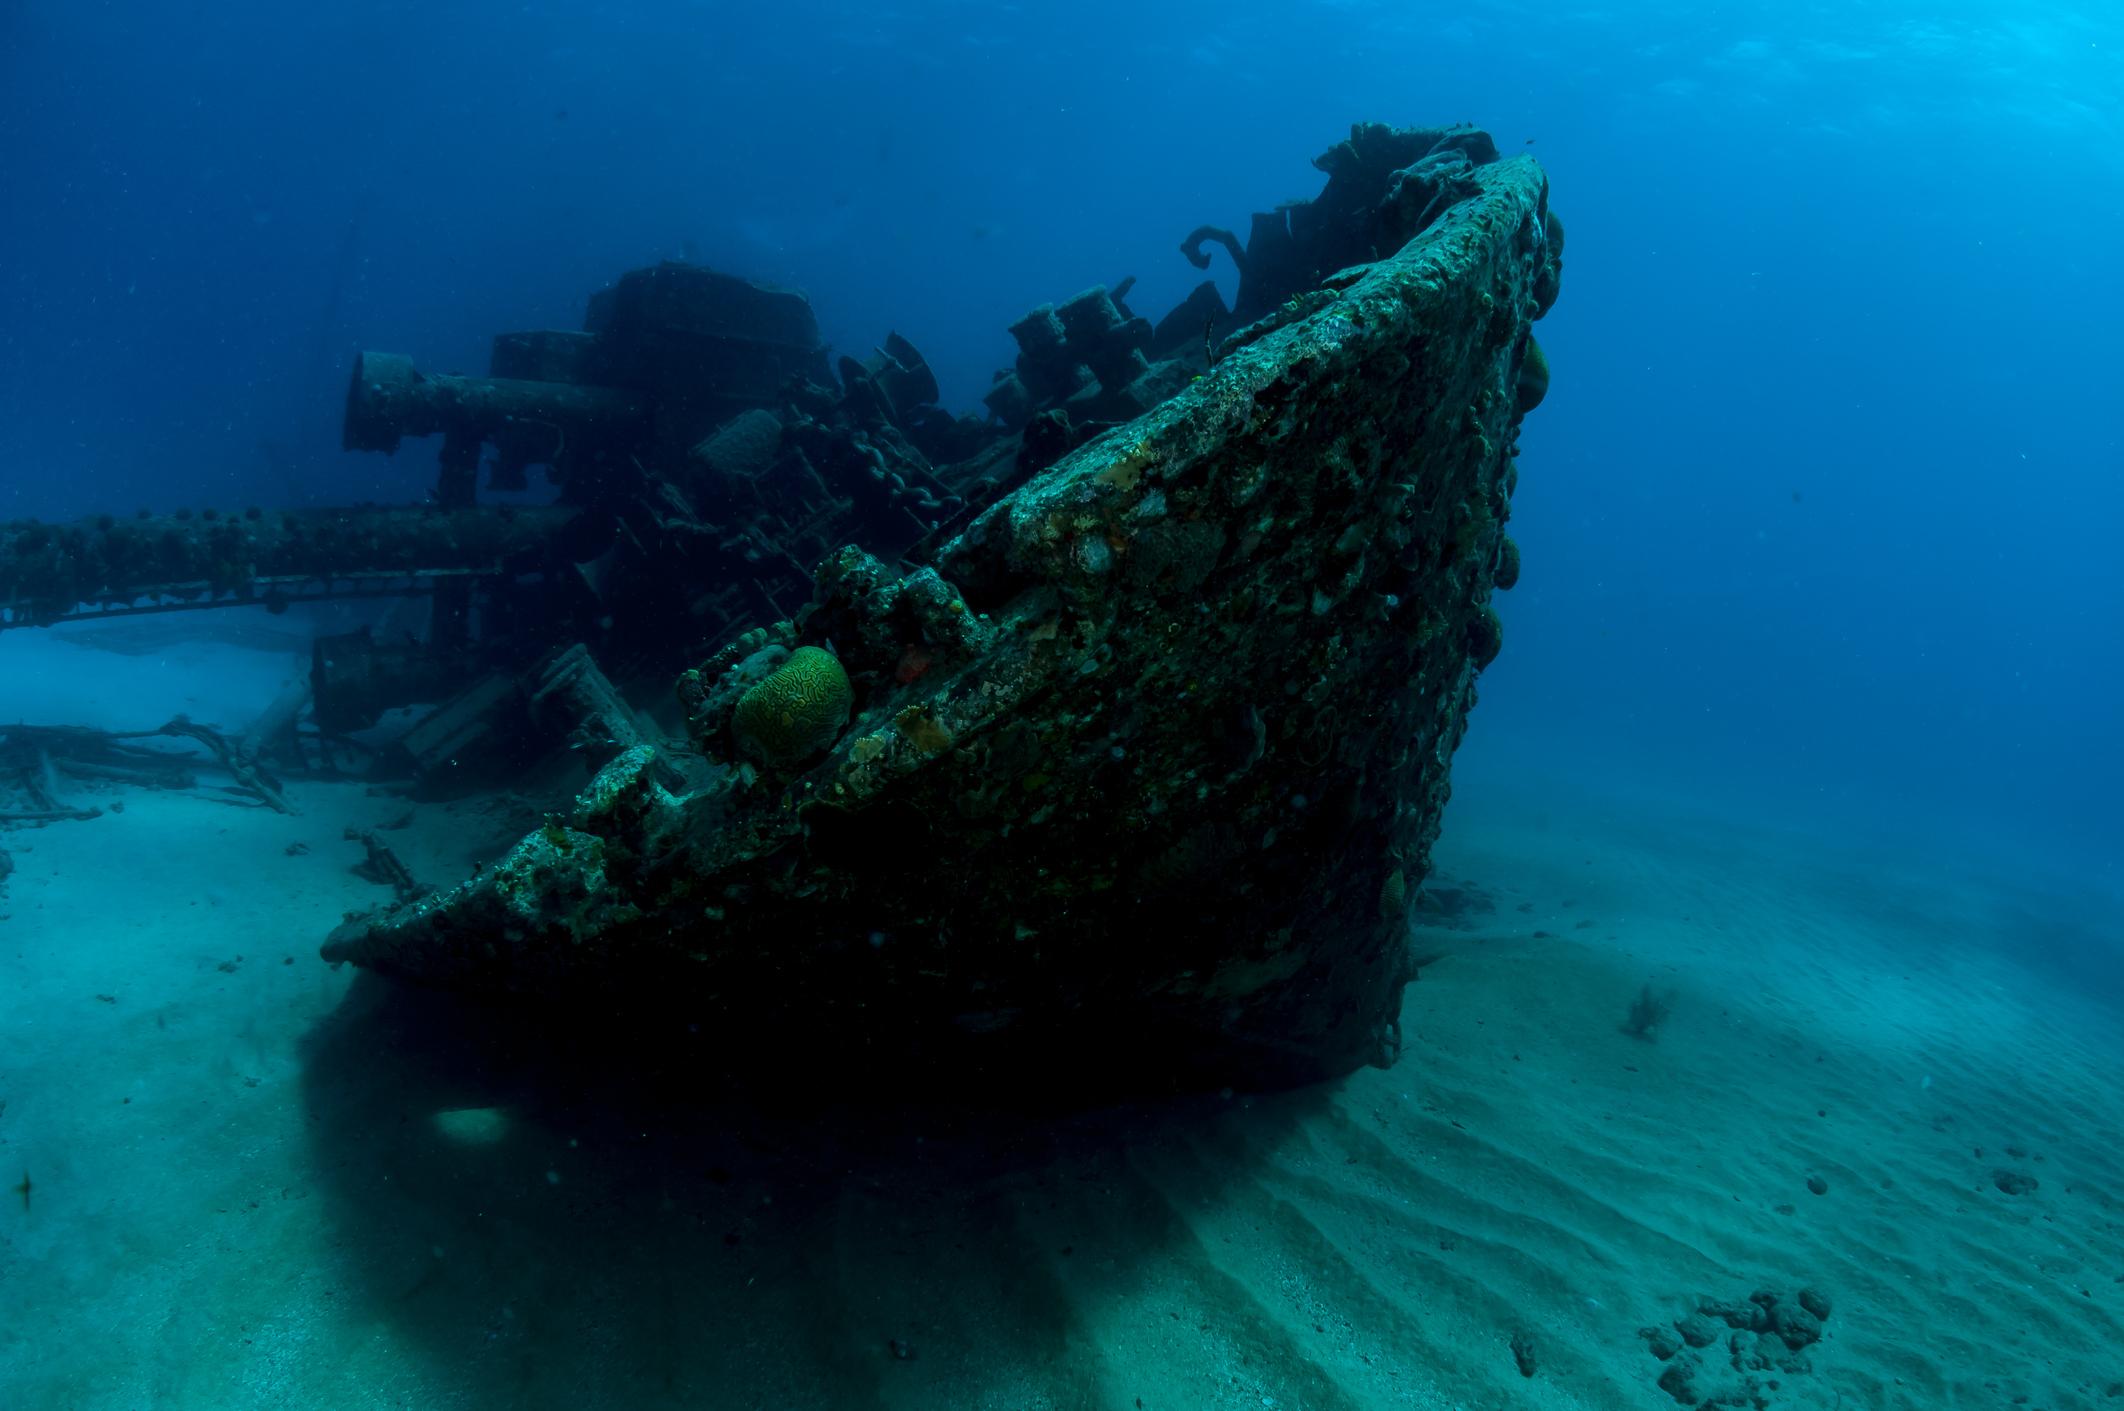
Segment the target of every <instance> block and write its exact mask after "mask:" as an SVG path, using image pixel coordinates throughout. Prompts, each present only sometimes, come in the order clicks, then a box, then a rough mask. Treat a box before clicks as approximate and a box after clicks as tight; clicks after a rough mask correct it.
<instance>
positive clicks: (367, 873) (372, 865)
mask: <svg viewBox="0 0 2124 1411" xmlns="http://www.w3.org/2000/svg"><path fill="white" fill-rule="evenodd" d="M346 838H347V841H348V842H350V843H360V844H361V849H362V860H361V861H360V862H357V863H355V864H354V875H355V876H357V877H359V878H361V879H362V880H363V881H364V882H374V883H376V884H377V885H378V886H380V887H389V888H390V889H391V892H392V894H393V895H394V896H396V897H397V898H398V900H400V901H402V902H408V901H416V900H418V899H419V898H421V897H424V896H426V895H427V894H428V892H429V890H430V889H429V888H427V887H424V886H422V885H421V884H420V883H419V882H417V881H415V880H414V879H413V873H412V871H411V870H410V869H409V868H407V866H406V865H405V863H404V862H402V861H400V859H399V856H398V854H397V853H396V852H394V851H392V848H391V845H390V844H389V843H387V842H385V841H384V840H383V839H381V838H379V837H377V836H376V830H374V829H373V828H349V829H347V832H346Z"/></svg>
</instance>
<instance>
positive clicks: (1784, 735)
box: [0, 0, 2124, 866]
mask: <svg viewBox="0 0 2124 1411" xmlns="http://www.w3.org/2000/svg"><path fill="white" fill-rule="evenodd" d="M0 25H4V26H5V28H4V30H0V65H4V76H5V82H4V83H0V139H4V140H5V142H6V145H7V149H8V151H9V152H10V154H11V156H10V160H9V163H8V176H7V179H6V200H7V204H8V209H9V212H10V214H9V218H8V220H7V221H6V223H5V230H4V233H0V260H4V264H5V266H6V268H7V269H8V271H9V274H8V277H7V279H6V281H5V284H4V288H0V299H4V300H5V301H6V302H5V304H4V306H0V308H4V318H0V327H4V334H0V339H4V341H0V466H4V467H5V481H4V487H0V513H6V514H9V515H15V516H24V515H39V516H43V517H46V518H53V517H60V516H66V515H71V514H74V513H76V512H82V511H86V510H89V509H91V508H102V507H107V506H120V507H128V508H129V507H131V506H133V505H135V504H142V505H149V506H153V507H156V508H173V507H175V506H177V505H180V504H184V503H187V502H191V501H195V500H214V501H219V502H223V503H228V504H231V505H233V504H238V503H243V504H250V503H258V504H266V505H280V504H305V503H308V504H329V503H337V502H341V501H344V500H346V499H348V498H349V497H361V498H375V499H384V498H392V497H400V496H406V495H411V494H417V493H419V492H420V491H422V490H424V489H425V486H426V484H427V467H426V464H425V462H424V460H423V459H422V458H420V457H417V456H414V455H410V454H409V455H405V456H401V457H399V458H398V459H397V460H395V461H391V462H384V461H380V460H377V459H375V458H373V457H359V456H351V455H345V454H342V453H340V452H339V451H338V450H337V449H336V446H335V440H334V436H333V429H334V426H335V423H336V414H337V402H338V398H339V396H340V393H341V381H342V378H343V375H344V372H343V369H344V361H345V358H346V356H347V354H348V353H349V351H350V350H351V349H353V348H354V347H356V346H388V347H394V348H406V349H409V350H415V351H417V352H418V354H419V355H420V357H421V358H422V359H424V360H425V361H426V362H427V363H428V364H430V365H433V366H437V367H463V368H466V369H468V370H477V369H478V368H479V367H480V366H481V365H482V362H483V358H484V348H485V342H486V339H487V338H488V337H489V336H491V334H492V332H493V331H495V330H497V329H501V328H517V327H536V326H541V325H545V326H556V327H573V326H576V324H577V323H578V321H579V319H580V316H581V306H582V304H583V302H584V299H585V297H586V295H587V291H589V290H592V289H594V288H596V287H598V286H599V285H601V284H603V283H605V282H606V281H608V280H609V279H611V278H612V277H613V276H614V274H615V273H616V272H617V271H619V270H621V269H624V268H629V267H632V266H634V265H638V264H642V263H646V262H649V261H650V260H652V259H654V258H658V257H676V256H679V255H681V254H688V255H691V256H692V257H694V258H697V259H700V260H704V261H706V262H708V263H711V264H714V265H717V266H719V267H727V268H730V269H732V270H735V271H739V272H742V273H745V274H749V275H752V276H755V277H759V278H765V279H771V280H777V281H782V282H786V283H789V284H793V285H797V286H799V287H802V288H804V289H806V290H807V291H808V292H809V293H810V294H811V296H812V299H813V302H814V305H815V307H816V308H817V309H818V311H819V314H820V317H821V320H822V323H823V325H824V329H825V332H826V335H827V337H828V338H829V339H830V340H831V341H832V342H833V343H834V344H835V345H837V346H838V347H841V348H843V349H854V350H858V351H861V350H866V349H868V348H869V347H870V346H871V345H872V344H874V343H875V342H876V341H877V340H878V339H879V338H881V337H882V336H883V334H884V333H885V332H886V331H887V330H889V329H898V330H899V331H901V332H903V333H905V334H906V335H907V336H909V337H910V338H912V339H913V340H914V341H915V342H916V343H917V344H918V345H919V346H920V347H922V348H923V349H924V350H925V352H926V353H927V355H928V357H929V359H930V361H931V362H932V364H933V365H934V366H935V367H936V368H937V369H938V372H939V376H940V380H941V381H942V384H943V386H944V389H945V396H946V400H947V403H948V404H950V405H952V406H954V407H957V408H965V407H970V406H972V405H973V404H974V400H975V399H976V398H977V397H978V395H979V393H980V392H981V391H982V390H983V389H984V388H985V387H986V386H987V383H988V378H989V376H990V373H991V372H992V370H993V369H994V368H996V367H998V366H1003V365H1006V364H1007V363H1008V361H1009V357H1010V355H1011V352H1012V349H1011V346H1010V344H1009V342H1008V340H1007V337H1006V335H1005V333H1004V329H1005V326H1006V325H1007V324H1008V323H1009V322H1010V321H1011V320H1012V319H1014V318H1016V317H1017V316H1018V315H1019V314H1020V313H1022V312H1023V311H1024V310H1025V309H1026V308H1028V307H1030V306H1032V305H1033V304H1035V303H1038V302H1041V301H1043V300H1045V299H1051V298H1054V297H1057V292H1056V291H1058V290H1060V291H1067V290H1072V289H1075V288H1078V287H1081V286H1083V285H1086V284H1090V283H1095V282H1108V283H1111V282H1113V281H1115V280H1118V279H1119V278H1121V277H1123V276H1125V275H1130V274H1133V275H1136V276H1137V277H1138V278H1139V280H1140V283H1139V284H1138V286H1137V288H1138V291H1139V292H1138V295H1137V303H1139V304H1140V305H1141V306H1143V307H1145V308H1151V309H1162V308H1164V307H1167V306H1169V304H1170V303H1172V302H1177V300H1178V298H1179V296H1180V295H1181V294H1183V293H1185V291H1186V290H1187V288H1188V287H1190V285H1191V283H1192V281H1193V279H1194V278H1196V274H1195V271H1194V270H1193V269H1191V268H1190V267H1188V266H1187V265H1186V264H1185V263H1184V262H1183V261H1181V260H1180V259H1178V258H1177V257H1176V255H1175V252H1174V247H1175V243H1176V242H1177V240H1178V239H1179V237H1180V236H1181V235H1182V234H1184V233H1185V232H1186V231H1188V230H1189V229H1191V228H1193V227H1194V226H1195V225H1196V224H1198V223H1200V222H1203V221H1215V222H1217V223H1220V224H1229V225H1235V226H1242V228H1243V219H1244V217H1245V215H1246V213H1247V212H1248V211H1250V210H1254V209H1259V208H1265V207H1267V206H1268V205H1270V204H1271V203H1273V202H1275V201H1277V200H1280V199H1284V198H1286V197H1292V196H1300V195H1307V194H1310V193H1311V191H1312V190H1313V189H1314V188H1313V181H1312V174H1311V173H1310V172H1309V171H1308V170H1307V168H1306V166H1305V163H1306V161H1307V160H1308V159H1310V157H1311V156H1313V155H1314V154H1315V153H1317V152H1318V151H1320V150H1322V149H1324V148H1325V147H1326V146H1328V145H1330V144H1331V143H1332V142H1333V141H1334V140H1335V139H1336V138H1337V136H1338V135H1339V134H1340V133H1341V132H1342V131H1343V130H1344V129H1345V128H1346V126H1347V124H1348V123H1350V122H1352V121H1355V120H1360V119H1366V120H1384V121H1395V122H1417V121H1453V120H1458V119H1463V118H1465V119H1468V120H1472V121H1477V122H1480V123H1483V124H1486V125H1488V126H1490V127H1492V128H1494V129H1495V131H1496V132H1497V134H1498V135H1499V137H1500V138H1501V139H1502V141H1503V145H1504V146H1506V147H1507V148H1516V147H1520V146H1522V144H1524V145H1525V149H1526V150H1529V151H1532V152H1534V153H1536V154H1537V155H1538V156H1539V157H1540V158H1541V160H1542V161H1543V162H1544V163H1545V164H1546V165H1547V166H1548V168H1549V170H1550V171H1551V173H1552V177H1553V180H1554V181H1555V182H1556V184H1557V204H1558V208H1559V210H1561V211H1563V212H1565V213H1566V215H1567V217H1568V220H1569V228H1570V231H1571V239H1572V254H1571V270H1570V275H1569V279H1570V285H1569V297H1568V298H1567V299H1566V300H1565V301H1564V303H1563V304H1562V305H1561V307H1560V308H1559V310H1558V312H1557V314H1556V315H1555V317H1554V320H1553V321H1552V323H1551V324H1550V325H1549V326H1548V327H1547V328H1545V330H1544V333H1545V337H1546V338H1547V339H1548V340H1549V342H1550V343H1551V344H1553V347H1552V348H1551V358H1552V363H1553V364H1554V366H1555V367H1556V369H1557V375H1556V380H1555V392H1554V396H1553V399H1552V401H1551V402H1550V403H1549V404H1548V406H1547V407H1545V408H1544V413H1545V414H1544V415H1543V416H1542V417H1540V418H1538V419H1537V420H1536V421H1535V422H1534V423H1533V424H1532V425H1531V426H1530V428H1529V431H1528V443H1527V444H1528V452H1529V457H1530V461H1529V479H1530V482H1531V485H1532V489H1533V491H1534V493H1530V494H1528V495H1526V496H1524V497H1523V501H1522V504H1521V507H1520V513H1519V517H1518V519H1517V520H1516V521H1515V528H1516V532H1517V533H1518V534H1519V536H1520V538H1521V539H1522V541H1523V548H1524V550H1525V555H1526V561H1527V564H1528V566H1529V567H1528V573H1527V579H1526V587H1525V590H1524V591H1523V592H1522V593H1521V594H1520V595H1519V596H1518V597H1517V598H1515V599H1513V600H1512V602H1511V604H1510V611H1509V613H1508V616H1507V628H1508V630H1509V632H1510V634H1511V638H1510V647H1509V649H1508V651H1507V652H1506V654H1505V656H1504V658H1503V659H1502V660H1501V661H1500V663H1499V665H1498V666H1497V668H1496V674H1495V677H1494V685H1493V687H1492V688H1491V689H1490V690H1488V691H1486V693H1485V695H1486V697H1487V699H1486V700H1485V704H1484V711H1483V720H1482V722H1481V728H1480V730H1479V731H1478V733H1477V737H1476V742H1475V746H1474V748H1477V749H1480V748H1482V745H1483V741H1484V738H1485V737H1491V736H1501V735H1507V734H1511V735H1514V736H1518V735H1521V734H1524V735H1525V736H1527V737H1530V739H1529V747H1533V746H1532V740H1533V739H1538V740H1539V741H1540V742H1541V746H1540V747H1541V748H1543V749H1544V751H1545V752H1547V753H1550V754H1552V755H1553V756H1554V757H1556V758H1566V757H1568V758H1576V759H1579V760H1581V761H1587V762H1589V767H1603V766H1604V767H1608V768H1612V769H1614V770H1616V771H1618V772H1626V773H1629V774H1633V775H1639V776H1644V775H1657V776H1660V777H1662V778H1668V779H1672V780H1674V781H1676V782H1677V783H1678V784H1681V785H1685V786H1687V787H1696V788H1710V789H1733V790H1744V791H1749V792H1751V793H1752V792H1755V791H1767V792H1770V793H1775V794H1777V795H1780V796H1782V797H1784V798H1786V799H1787V800H1788V802H1789V803H1790V805H1791V807H1793V808H1794V809H1796V810H1800V811H1808V812H1811V811H1814V810H1819V809H1827V810H1829V811H1830V812H1831V813H1835V812H1837V811H1839V810H1843V809H1861V810H1863V809H1866V808H1868V807H1870V806H1871V804H1872V803H1873V802H1880V803H1882V804H1884V806H1888V807H1891V808H1892V809H1893V810H1895V811H1896V812H1899V813H1904V814H1911V815H1920V816H1924V817H1926V818H1929V819H1940V818H1952V819H1954V820H1956V822H1957V823H1958V824H1962V825H1964V826H1966V827H1967V828H1969V829H1972V830H1975V831H1977V832H1983V831H1986V830H1995V831H1997V832H1998V833H2000V834H2002V835H2008V836H2013V837H2017V838H2032V837H2040V838H2042V839H2043V840H2044V842H2043V846H2044V847H2045V848H2047V849H2053V850H2056V849H2063V850H2066V851H2069V852H2071V853H2073V855H2074V856H2075V857H2076V858H2077V859H2079V860H2080V861H2083V862H2085V863H2086V864H2088V865H2092V866H2104V865H2107V863H2108V861H2109V860H2112V859H2113V858H2114V857H2115V855H2116V849H2115V846H2114V844H2115V842H2116V840H2117V838H2118V832H2117V829H2118V824H2117V817H2118V815H2117V811H2116V809H2115V806H2114V800H2115V798H2116V797H2117V794H2118V792H2119V788H2120V786H2124V779H2120V775H2119V770H2120V768H2124V753H2120V752H2119V751H2118V750H2117V749H2116V748H2115V747H2114V730H2115V722H2116V721H2117V720H2118V719H2119V705H2120V702H2124V688H2120V683H2119V671H2118V667H2117V661H2118V659H2119V653H2118V648H2119V646H2120V643H2124V638H2120V629H2119V624H2120V621H2124V580H2120V578H2119V574H2120V572H2124V569H2120V568H2119V558H2118V555H2117V554H2116V553H2115V551H2114V545H2115V543H2116V533H2117V529H2118V527H2119V524H2120V521H2124V504H2120V498H2119V497H2120V495H2124V491H2120V490H2119V489H2118V477H2117V474H2116V472H2117V469H2118V467H2119V463H2120V455H2124V452H2120V447H2119V437H2120V435H2124V429H2120V428H2124V407H2120V400H2119V399H2120V396H2124V393H2120V391H2119V384H2118V379H2117V378H2116V376H2115V365H2116V364H2115V359H2114V357H2113V356H2112V355H2111V354H2110V353H2109V351H2108V348H2107V344H2106V341H2105V332H2106V330H2107V329H2108V328H2109V327H2110V326H2111V325H2112V324H2113V322H2114V321H2115V318H2116V316H2117V314H2118V312H2119V310H2120V308H2124V283H2120V281H2124V272H2120V269H2119V265H2118V262H2117V261H2116V260H2115V259H2114V258H2112V256H2111V253H2110V251H2111V246H2112V245H2113V243H2114V240H2113V235H2114V232H2115V230H2116V228H2117V222H2118V219H2119V216H2120V210H2124V157H2120V156H2119V153H2120V151H2124V137H2120V132H2119V125H2120V122H2124V118H2120V107H2124V97H2120V94H2124V81H2120V80H2124V74H2120V70H2119V64H2120V58H2119V55H2120V51H2124V35H2120V28H2119V20H2118V18H2117V16H2116V15H2114V14H2113V13H2111V12H2109V11H2108V10H2106V9H2105V8H2103V7H2098V6H2079V7H2073V6H2052V5H2014V6H2004V5H1982V4H1948V5H1940V4H1926V5H1915V4H1911V5H1903V4H1868V5H1864V6H1828V5H1824V6H1810V7H1801V8H1798V9H1795V8H1793V7H1789V6H1772V5H1727V6H1720V7H1717V8H1716V9H1715V10H1705V9H1703V8H1702V7H1697V6H1663V5H1626V6H1611V7H1602V8H1595V9H1586V10H1581V11H1573V12H1569V13H1563V14H1557V13H1551V12H1549V11H1547V10H1545V9H1542V8H1538V7H1516V6H1506V5H1475V6H1464V7H1458V8H1456V9H1454V10H1453V11H1451V12H1447V11H1444V10H1433V9H1428V8H1426V7H1421V6H1404V5H1394V4H1383V3H1382V4H1361V3H1333V4H1291V5H1254V4H1233V3H1218V4H1195V3H1176V4H1171V5H1160V6H1152V7H1144V6H1108V5H1102V4H1089V5H1073V6H1069V7H1066V8H1063V7H1043V6H999V5H990V4H929V5H909V6H900V7H878V6H872V5H845V6H844V5H818V4H796V5H789V6H777V7H771V8H770V7H752V6H741V5H730V4H713V3H703V4H678V3H671V4H659V3H641V4H621V5H609V6H598V7H591V8H587V9H586V8H581V7H562V6H540V5H503V4H491V5H490V4H481V3H467V4H458V5H451V6H446V7H435V6H427V5H392V4H388V3H387V4H381V5H370V6H362V7H352V6H349V7H339V6H324V7H317V8H315V9H313V10H310V11H306V12H304V13H302V14H301V15H289V14H287V13H286V12H285V11H284V10H283V9H282V8H280V7H273V6H264V5H256V6H254V5H249V4H244V3H234V4H225V5H214V6H192V5H181V4H173V5H123V4H119V5H91V6H75V5H54V4H42V3H36V0H30V3H21V4H15V5H11V6H8V7H7V10H6V13H5V15H4V16H0ZM1218 268H1219V271H1220V272H1221V277H1223V278H1225V279H1226V280H1227V285H1226V292H1227V297H1229V292H1230V288H1229V279H1230V270H1229V266H1224V265H1220V266H1219V267H1218ZM1592 762H1597V763H1592Z"/></svg>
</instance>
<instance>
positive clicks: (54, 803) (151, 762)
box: [0, 715, 295, 823]
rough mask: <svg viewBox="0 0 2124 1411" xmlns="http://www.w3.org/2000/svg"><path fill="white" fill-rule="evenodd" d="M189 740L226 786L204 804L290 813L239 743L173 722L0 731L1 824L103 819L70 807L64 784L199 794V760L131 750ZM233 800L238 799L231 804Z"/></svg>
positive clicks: (274, 783)
mask: <svg viewBox="0 0 2124 1411" xmlns="http://www.w3.org/2000/svg"><path fill="white" fill-rule="evenodd" d="M171 738H179V739H188V740H192V741H195V742H197V743H198V744H200V745H202V746H203V747H205V749H206V750H207V752H208V755H209V756H210V757H211V758H212V759H213V761H214V762H215V763H216V764H217V765H218V766H219V767H220V769H221V770H222V771H223V772H225V773H226V774H227V775H228V776H229V779H230V782H229V783H227V784H223V785H217V786H215V787H214V789H213V790H212V791H210V793H209V795H208V796H209V797H216V798H224V799H228V800H229V801H231V802H233V801H235V799H236V798H242V799H248V800H249V801H251V802H254V803H257V804H260V805H262V806H264V807H266V808H270V809H272V810H273V811H275V812H276V813H293V812H294V811H295V810H294V806H293V805H291V804H290V803H289V802H288V800H287V796H286V793H285V792H284V791H283V789H282V787H281V784H280V781H279V779H278V778H276V777H275V776H274V775H273V774H272V773H271V772H270V771H269V770H267V769H266V768H265V767H264V766H263V765H262V764H260V763H259V761H258V760H257V759H256V758H255V757H251V756H248V755H246V754H245V753H244V751H243V749H242V748H241V742H239V741H232V740H230V739H229V738H228V737H227V736H225V735H223V734H222V733H221V732H220V731H218V730H214V729H211V728H209V727H207V726H204V725H200V724H197V723H195V722H193V721H191V720H188V719H186V718H185V717H184V716H181V715H180V716H178V717H177V718H176V719H174V720H171V721H169V722H168V723H167V724H165V725H163V726H161V727H160V728H159V729H155V730H119V731H113V730H94V729H90V728H88V727H86V726H79V725H0V798H4V797H6V796H7V795H12V796H13V803H12V804H11V805H9V806H7V807H4V808H0V823H55V822H64V821H68V820H75V819H89V818H97V817H101V816H102V813H103V810H101V809H98V808H80V807H74V806H71V805H68V804H67V803H65V802H64V801H63V799H62V791H63V787H64V786H63V783H62V781H64V780H75V781H80V782H83V783H97V784H119V785H125V786H128V787H132V788H140V789H174V790H193V789H197V788H198V787H199V776H198V774H197V772H196V766H197V765H198V764H200V763H201V761H200V759H199V757H198V756H196V755H193V754H189V753H186V754H179V753H176V752H174V751H171V750H167V749H155V748H151V747H148V746H145V745H141V744H137V743H134V742H136V741H141V740H152V739H171ZM230 796H235V798H231V797H230Z"/></svg>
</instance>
